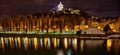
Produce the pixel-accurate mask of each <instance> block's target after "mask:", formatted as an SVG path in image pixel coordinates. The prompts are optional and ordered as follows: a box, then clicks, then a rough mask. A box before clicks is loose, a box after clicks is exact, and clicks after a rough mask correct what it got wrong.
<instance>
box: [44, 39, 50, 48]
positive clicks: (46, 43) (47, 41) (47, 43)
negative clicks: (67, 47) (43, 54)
mask: <svg viewBox="0 0 120 55" xmlns="http://www.w3.org/2000/svg"><path fill="white" fill-rule="evenodd" d="M44 47H46V48H50V38H44Z"/></svg>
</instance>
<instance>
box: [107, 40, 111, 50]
mask: <svg viewBox="0 0 120 55" xmlns="http://www.w3.org/2000/svg"><path fill="white" fill-rule="evenodd" d="M106 46H107V51H108V52H109V51H110V49H111V46H112V40H111V39H108V40H107V45H106Z"/></svg>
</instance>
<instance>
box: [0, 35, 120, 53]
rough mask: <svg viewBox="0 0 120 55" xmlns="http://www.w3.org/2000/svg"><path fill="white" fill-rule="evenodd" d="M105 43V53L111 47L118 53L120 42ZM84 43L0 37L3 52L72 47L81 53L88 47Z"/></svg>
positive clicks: (71, 39)
mask: <svg viewBox="0 0 120 55" xmlns="http://www.w3.org/2000/svg"><path fill="white" fill-rule="evenodd" d="M98 41H99V40H98ZM106 41H107V43H106V44H105V45H106V50H107V52H109V51H110V50H111V47H113V46H115V47H114V50H116V51H119V46H120V41H118V40H112V39H108V40H106ZM78 42H79V43H78ZM85 43H89V42H86V40H80V41H78V39H77V38H37V37H33V38H28V37H0V48H2V49H3V50H5V49H6V47H9V48H24V49H26V50H29V49H30V48H31V47H33V48H34V50H38V49H39V47H41V48H42V49H44V48H45V49H51V48H52V47H53V48H61V47H62V48H65V49H69V48H71V47H72V48H73V49H74V50H77V49H78V48H80V51H81V52H83V50H85V49H84V48H85V46H89V45H86V44H85ZM89 44H90V43H89ZM94 44H96V43H94ZM102 44H103V43H102ZM102 44H101V45H102ZM92 45H93V44H92ZM116 45H117V46H116ZM94 46H95V45H94Z"/></svg>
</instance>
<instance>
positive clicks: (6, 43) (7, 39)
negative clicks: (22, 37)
mask: <svg viewBox="0 0 120 55" xmlns="http://www.w3.org/2000/svg"><path fill="white" fill-rule="evenodd" d="M8 41H9V38H7V37H6V38H5V45H7V46H8Z"/></svg>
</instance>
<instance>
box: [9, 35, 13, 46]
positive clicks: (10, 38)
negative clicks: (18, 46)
mask: <svg viewBox="0 0 120 55" xmlns="http://www.w3.org/2000/svg"><path fill="white" fill-rule="evenodd" d="M9 41H10V47H11V48H14V39H13V37H9Z"/></svg>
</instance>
